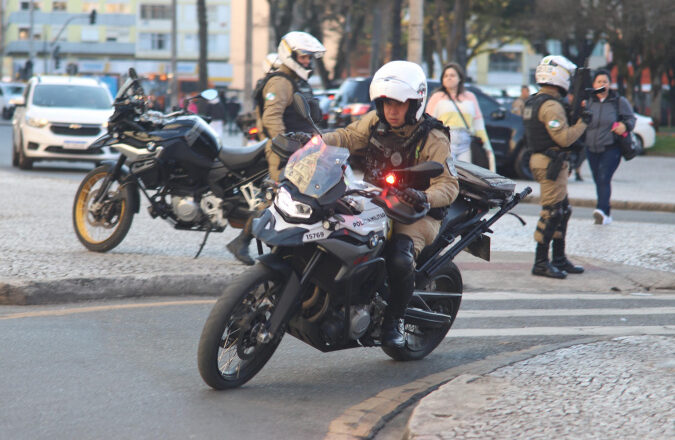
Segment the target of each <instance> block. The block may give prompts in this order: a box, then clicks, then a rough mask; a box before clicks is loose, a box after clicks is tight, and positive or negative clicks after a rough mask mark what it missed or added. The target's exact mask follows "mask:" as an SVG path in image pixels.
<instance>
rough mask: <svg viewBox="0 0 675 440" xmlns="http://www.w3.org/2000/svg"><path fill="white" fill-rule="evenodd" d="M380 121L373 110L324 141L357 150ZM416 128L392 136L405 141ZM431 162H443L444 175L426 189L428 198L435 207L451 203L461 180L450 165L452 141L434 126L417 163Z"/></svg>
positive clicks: (434, 180) (365, 146)
mask: <svg viewBox="0 0 675 440" xmlns="http://www.w3.org/2000/svg"><path fill="white" fill-rule="evenodd" d="M378 122H379V118H378V117H377V113H376V112H375V110H373V111H371V112H370V113H368V114H366V115H364V116H363V117H362V118H361V119H359V120H358V121H355V122H352V123H351V124H349V125H348V126H347V127H345V128H340V129H337V130H336V131H334V132H331V133H326V134H324V135H323V139H324V142H326V143H327V144H328V145H335V146H338V147H343V148H348V149H349V151H350V152H351V153H355V152H357V151H359V150H363V149H365V148H367V147H368V141H369V139H370V133H371V132H372V129H373V128H374V127H375V126H376V125H377V123H378ZM418 124H419V122H418ZM416 127H417V124H416V125H405V126H403V127H401V128H398V129H392V131H391V132H390V136H398V137H400V138H401V142H403V141H404V140H405V139H407V138H408V137H409V136H410V135H411V134H412V132H413V131H414V130H415V128H416ZM429 161H434V162H438V163H440V164H442V165H443V174H441V175H440V176H437V177H434V178H433V179H431V182H430V186H429V188H427V190H426V191H425V193H426V195H427V200H428V201H429V204H430V205H431V207H432V208H441V207H444V206H448V205H450V204H451V203H452V202H453V201H454V200H455V199H456V198H457V194H458V193H459V183H458V181H457V178H456V177H455V175H454V174H455V173H454V166H452V168H451V165H452V159H451V157H450V141H449V140H448V138H447V137H446V136H445V134H444V133H443V132H442V131H440V130H436V129H434V130H431V132H429V136H428V137H427V141H426V144H424V148H423V149H422V151H421V152H420V156H419V158H418V159H417V160H416V162H415V163H416V164H418V163H422V162H429ZM450 169H452V170H453V173H451V172H450Z"/></svg>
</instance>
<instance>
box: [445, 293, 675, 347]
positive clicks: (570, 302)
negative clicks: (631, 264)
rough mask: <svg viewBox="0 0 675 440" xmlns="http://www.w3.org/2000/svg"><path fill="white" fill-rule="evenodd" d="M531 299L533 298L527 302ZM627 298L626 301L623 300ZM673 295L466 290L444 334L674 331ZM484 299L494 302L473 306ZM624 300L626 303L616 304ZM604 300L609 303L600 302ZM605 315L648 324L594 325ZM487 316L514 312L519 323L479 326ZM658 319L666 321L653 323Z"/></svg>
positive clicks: (485, 334) (548, 334)
mask: <svg viewBox="0 0 675 440" xmlns="http://www.w3.org/2000/svg"><path fill="white" fill-rule="evenodd" d="M513 301H517V306H516V304H515V303H514V306H515V307H514V308H512V309H508V308H503V307H504V306H505V305H506V306H508V305H509V302H513ZM530 301H531V304H528V302H530ZM577 301H583V303H582V302H577ZM589 301H590V302H589ZM628 301H629V303H626V302H628ZM672 301H675V294H670V293H664V294H660V293H657V294H651V293H642V292H637V293H619V292H617V293H573V292H572V293H522V292H468V293H465V294H464V297H463V298H462V307H461V308H460V310H459V314H458V316H457V322H456V324H459V325H455V326H453V328H452V329H451V330H450V332H448V335H447V337H448V338H472V337H474V338H476V337H509V336H564V335H570V336H618V335H641V334H650V335H674V334H675V306H673V303H672ZM486 302H490V305H491V306H492V308H490V309H476V308H474V307H477V306H478V305H479V304H480V305H482V306H485V305H486ZM550 302H555V306H553V304H551V306H549V304H550ZM547 303H548V304H547ZM622 303H624V304H630V306H626V307H620V306H621V305H622ZM561 304H562V305H564V306H561ZM577 305H578V307H576V306H577ZM607 305H609V306H610V307H602V306H607ZM516 307H517V308H516ZM638 316H642V317H647V316H650V317H652V316H653V317H654V319H658V320H659V321H658V322H654V321H652V322H649V321H645V319H644V318H637V317H638ZM607 317H620V319H621V321H627V319H624V318H630V317H635V318H633V319H631V324H635V323H636V320H638V319H642V322H645V324H650V325H644V326H640V325H630V326H627V325H593V324H594V323H596V322H594V320H595V321H597V320H600V319H602V320H603V321H602V324H606V323H607V319H605V318H607ZM486 318H495V319H503V318H518V325H519V326H518V327H503V328H499V327H496V326H495V327H493V328H481V327H478V325H479V324H478V323H481V324H483V325H484V324H485V321H478V320H481V319H482V320H484V319H486ZM528 318H532V319H533V322H532V325H531V326H528V325H527V322H528V321H527V320H528ZM541 318H562V320H561V319H558V320H557V321H556V322H562V323H563V325H560V326H555V327H554V326H546V325H544V326H542V325H541V324H542V319H541ZM565 318H566V319H568V320H569V325H564V322H565ZM575 318H581V319H575ZM615 319H616V318H615ZM648 319H651V318H648ZM501 322H504V321H503V320H502V321H501ZM624 323H627V322H624ZM660 323H665V325H654V324H660ZM671 323H672V324H671ZM579 324H583V325H579ZM597 324H600V323H599V322H597ZM488 325H489V324H488ZM506 325H508V324H506ZM511 325H513V324H511ZM472 327H476V328H472Z"/></svg>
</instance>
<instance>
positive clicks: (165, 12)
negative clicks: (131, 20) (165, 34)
mask: <svg viewBox="0 0 675 440" xmlns="http://www.w3.org/2000/svg"><path fill="white" fill-rule="evenodd" d="M170 19H171V8H170V7H169V6H168V5H141V20H170Z"/></svg>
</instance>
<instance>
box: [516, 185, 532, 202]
mask: <svg viewBox="0 0 675 440" xmlns="http://www.w3.org/2000/svg"><path fill="white" fill-rule="evenodd" d="M531 192H532V188H530V187H529V186H526V187H525V189H524V190H522V191H521V192H520V194H519V195H520V198H521V199H523V198H525V196H527V195H528V194H530V193H531Z"/></svg>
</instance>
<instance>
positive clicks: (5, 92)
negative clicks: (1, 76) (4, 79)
mask: <svg viewBox="0 0 675 440" xmlns="http://www.w3.org/2000/svg"><path fill="white" fill-rule="evenodd" d="M25 88H26V85H25V84H23V83H1V82H0V108H2V119H11V118H12V114H13V113H14V103H13V102H12V101H13V100H14V99H16V98H20V97H21V95H23V91H24V89H25Z"/></svg>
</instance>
